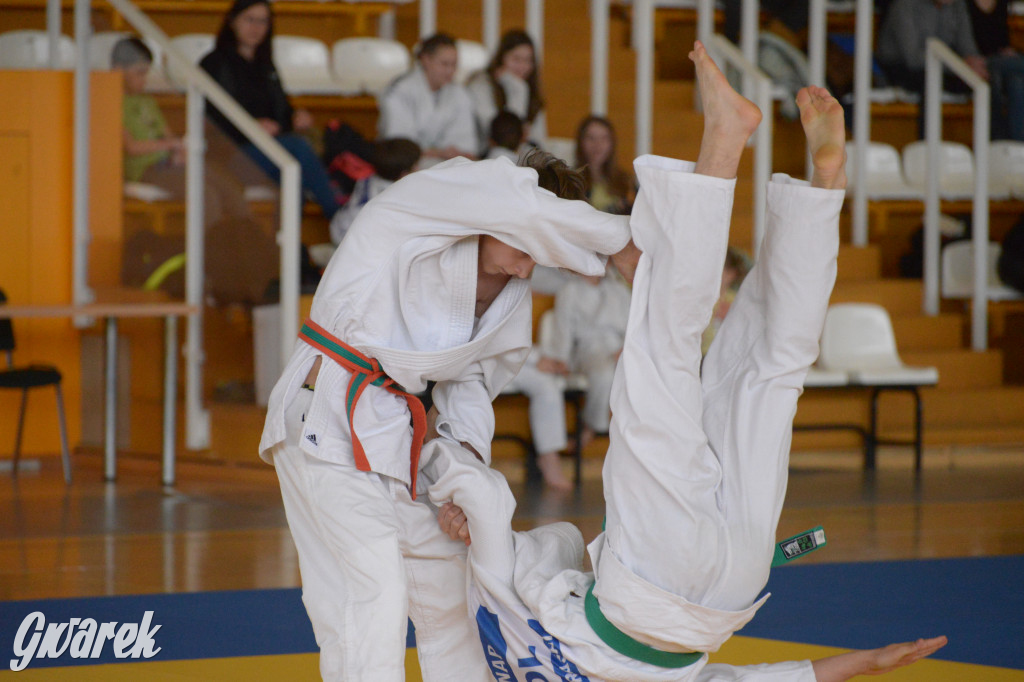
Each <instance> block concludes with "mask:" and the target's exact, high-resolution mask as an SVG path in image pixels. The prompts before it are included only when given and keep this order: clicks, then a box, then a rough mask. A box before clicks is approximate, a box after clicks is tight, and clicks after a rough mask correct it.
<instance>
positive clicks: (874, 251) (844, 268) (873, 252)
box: [836, 244, 882, 282]
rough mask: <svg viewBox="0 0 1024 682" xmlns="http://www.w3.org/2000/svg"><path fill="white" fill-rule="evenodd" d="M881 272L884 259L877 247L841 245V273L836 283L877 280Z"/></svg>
mask: <svg viewBox="0 0 1024 682" xmlns="http://www.w3.org/2000/svg"><path fill="white" fill-rule="evenodd" d="M881 272H882V257H881V252H880V251H879V249H878V247H877V246H875V245H869V246H864V247H860V246H853V245H851V244H840V246H839V272H838V274H837V276H836V281H839V282H853V281H859V280H876V279H878V278H879V277H880V276H881Z"/></svg>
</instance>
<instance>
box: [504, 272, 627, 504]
mask: <svg viewBox="0 0 1024 682" xmlns="http://www.w3.org/2000/svg"><path fill="white" fill-rule="evenodd" d="M629 298H630V289H629V287H628V285H626V283H625V281H624V280H623V279H622V277H621V276H620V275H619V274H618V272H617V271H614V270H612V269H609V271H608V273H607V274H605V275H604V276H603V277H584V276H582V275H579V276H574V277H572V278H571V279H570V280H569V281H568V282H567V283H566V284H565V285H564V286H562V287H561V289H559V290H558V293H557V294H556V295H555V308H554V311H555V312H554V325H553V329H552V334H551V338H550V339H547V340H546V341H547V344H546V345H545V346H544V347H543V348H541V347H535V348H534V349H533V350H532V351H531V353H530V357H529V358H528V359H527V361H526V364H525V365H524V366H523V367H522V369H520V371H519V374H518V375H517V376H516V377H515V378H514V379H513V380H512V382H511V383H510V384H509V385H508V389H510V390H513V391H519V392H521V393H524V394H525V395H526V396H527V397H528V398H529V399H530V431H531V433H532V435H533V443H534V449H535V450H536V451H537V466H538V468H539V469H540V472H541V475H542V476H543V478H544V483H545V484H547V485H549V486H551V487H552V488H555V489H556V490H567V489H569V488H571V487H572V484H571V482H570V481H569V479H567V478H566V477H565V473H564V472H563V471H562V465H561V461H560V455H559V453H560V452H561V451H562V450H564V449H565V448H566V447H568V445H569V443H568V440H567V438H566V427H565V393H564V391H565V385H564V383H563V382H562V381H561V379H560V378H561V377H565V376H567V375H568V374H569V373H570V372H575V373H578V374H582V375H584V376H585V377H586V378H587V396H586V402H585V403H584V406H583V410H582V414H580V415H578V418H579V419H582V420H583V429H582V439H581V441H580V442H579V443H576V444H574V445H575V446H576V447H579V448H584V447H586V446H587V445H588V444H589V443H590V442H591V441H592V440H593V439H594V437H595V435H597V434H598V433H607V432H608V423H609V420H610V418H611V412H610V408H609V399H610V396H611V385H612V377H613V376H614V374H615V363H616V361H617V360H618V357H619V353H620V352H621V351H622V340H623V338H624V336H625V333H626V322H627V320H628V317H629Z"/></svg>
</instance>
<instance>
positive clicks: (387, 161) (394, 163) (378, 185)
mask: <svg viewBox="0 0 1024 682" xmlns="http://www.w3.org/2000/svg"><path fill="white" fill-rule="evenodd" d="M419 158H420V146H419V145H418V144H416V143H415V142H413V141H412V140H407V139H405V138H401V137H396V138H394V139H391V140H380V141H379V142H377V143H376V145H374V164H373V165H374V168H375V172H374V174H373V175H371V176H370V177H368V178H364V179H362V180H359V181H358V182H356V184H355V188H354V189H353V190H352V196H351V198H350V199H349V200H348V203H347V204H345V206H344V207H342V209H341V210H340V211H338V212H337V213H335V214H334V218H332V219H331V241H332V242H333V243H334V245H335V246H337V245H338V244H340V243H341V240H342V239H344V237H345V234H346V233H347V232H348V228H349V227H350V226H351V225H352V221H353V220H355V219H356V216H357V215H359V211H361V210H362V208H363V206H366V204H367V203H368V202H369V201H370V199H372V198H374V197H375V196H377V195H378V194H380V193H381V192H383V191H384V190H385V189H387V188H388V187H390V186H391V185H393V184H394V183H395V181H396V180H399V179H401V178H404V177H405V176H406V175H408V174H409V173H411V172H412V171H413V170H414V169H415V168H416V162H417V161H419Z"/></svg>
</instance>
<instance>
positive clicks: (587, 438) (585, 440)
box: [580, 426, 597, 450]
mask: <svg viewBox="0 0 1024 682" xmlns="http://www.w3.org/2000/svg"><path fill="white" fill-rule="evenodd" d="M595 438H597V434H596V433H595V432H594V429H592V428H590V427H589V426H584V427H583V433H581V434H580V450H583V449H585V448H586V447H587V446H588V445H590V444H591V443H593V442H594V439H595Z"/></svg>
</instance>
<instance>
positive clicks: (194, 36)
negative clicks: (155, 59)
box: [167, 33, 217, 87]
mask: <svg viewBox="0 0 1024 682" xmlns="http://www.w3.org/2000/svg"><path fill="white" fill-rule="evenodd" d="M216 42H217V37H216V36H214V35H213V34H212V33H185V34H182V35H179V36H174V37H173V38H171V49H173V50H175V51H177V52H178V53H179V54H180V55H181V56H182V57H184V58H185V59H186V60H187V61H189V62H191V63H192V64H196V65H198V64H199V62H200V61H201V60H202V58H203V57H205V56H206V55H207V54H209V53H210V52H211V51H212V50H213V46H214V43H216ZM167 78H168V79H169V80H170V82H171V83H173V84H175V85H177V86H179V87H181V86H183V85H184V81H183V80H182V78H181V77H180V76H179V75H178V74H177V73H176V69H175V66H174V62H173V61H171V60H170V59H168V60H167Z"/></svg>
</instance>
